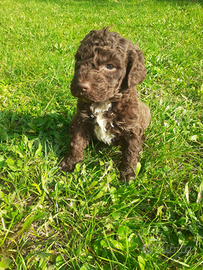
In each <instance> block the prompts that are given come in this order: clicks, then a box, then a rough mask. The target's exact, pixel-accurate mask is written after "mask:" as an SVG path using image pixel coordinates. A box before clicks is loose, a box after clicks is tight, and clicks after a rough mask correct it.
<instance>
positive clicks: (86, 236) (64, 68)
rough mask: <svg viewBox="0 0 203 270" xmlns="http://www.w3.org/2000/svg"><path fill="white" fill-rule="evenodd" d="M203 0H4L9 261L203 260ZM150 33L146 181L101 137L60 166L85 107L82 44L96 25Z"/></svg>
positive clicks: (0, 65) (90, 265) (1, 205)
mask: <svg viewBox="0 0 203 270" xmlns="http://www.w3.org/2000/svg"><path fill="white" fill-rule="evenodd" d="M202 11H203V6H202V2H201V1H198V0H196V1H195V0H194V1H192V0H191V1H189V0H188V1H178V0H177V1H175V0H174V1H172V0H171V1H170V0H168V1H167V0H166V1H160V0H147V1H145V0H143V1H141V0H140V1H138V0H129V1H124V0H123V1H121V0H106V1H93V0H92V1H85V0H83V1H73V0H55V1H54V0H52V1H51V0H50V1H48V0H47V1H40V0H36V1H34V0H33V1H28V0H10V1H9V0H2V1H1V2H0V269H17V270H21V269H32V270H35V269H40V270H42V269H57V270H58V269H61V270H62V269H63V270H64V269H71V270H72V269H81V270H92V269H98V270H99V269H102V270H108V269H112V270H113V269H114V270H119V269H126V270H127V269H128V270H132V269H141V270H144V269H157V270H158V269H161V270H163V269H166V270H167V269H202V267H203V266H202V265H203V240H202V239H203V225H202V224H203V210H202V193H203V121H202V118H203V105H202V104H203V85H202V77H203V74H202V69H203V67H202V64H203V53H202V44H203V36H202V24H203V16H202ZM107 25H113V26H112V28H111V29H112V30H113V31H117V32H119V33H120V34H121V35H122V36H124V37H126V38H128V39H130V40H132V41H133V42H134V43H139V46H140V47H141V48H142V50H143V52H144V55H145V62H146V66H147V70H148V75H147V78H146V80H145V81H144V82H143V83H142V84H141V85H140V86H139V87H138V90H139V93H140V95H141V98H142V100H143V101H144V102H145V103H146V104H147V105H148V106H149V107H150V109H151V113H152V122H151V124H150V127H149V128H148V129H147V130H146V133H145V135H146V138H147V139H146V141H145V144H144V145H143V152H142V155H141V159H140V163H141V169H140V172H139V174H138V175H137V176H136V177H135V180H134V181H131V182H129V183H123V182H120V181H119V163H120V150H119V149H118V148H115V147H104V148H99V146H97V145H93V144H92V145H91V146H90V147H89V148H88V149H86V151H85V154H84V156H85V158H84V162H83V163H81V164H78V165H77V166H76V169H75V171H74V173H68V174H67V175H66V174H64V173H62V172H60V171H59V170H58V163H59V162H60V160H61V159H62V157H63V155H64V153H65V151H66V150H67V146H68V141H69V134H68V126H69V123H70V121H71V119H72V116H73V115H74V113H75V110H76V100H75V98H73V97H72V96H71V94H70V91H69V85H70V81H71V78H72V76H73V70H74V54H75V52H76V50H77V47H78V45H79V42H80V40H82V39H83V38H84V36H85V34H87V33H88V32H89V31H90V30H91V29H100V28H102V27H105V26H107Z"/></svg>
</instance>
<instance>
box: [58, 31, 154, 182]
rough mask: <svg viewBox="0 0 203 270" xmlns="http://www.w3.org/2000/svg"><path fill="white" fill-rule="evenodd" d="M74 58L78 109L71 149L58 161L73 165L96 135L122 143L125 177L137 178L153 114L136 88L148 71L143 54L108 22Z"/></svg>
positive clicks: (68, 168) (89, 36)
mask: <svg viewBox="0 0 203 270" xmlns="http://www.w3.org/2000/svg"><path fill="white" fill-rule="evenodd" d="M75 60H76V63H75V74H74V77H73V80H72V82H71V93H72V95H73V96H74V97H77V98H78V102H77V113H76V115H75V116H74V118H73V120H72V122H71V124H70V147H69V151H68V154H67V155H66V157H65V158H64V159H63V160H62V162H61V163H60V165H59V167H60V169H61V170H63V171H65V172H67V171H71V170H73V169H74V167H75V165H76V164H77V163H78V162H80V161H82V160H83V150H84V149H85V148H86V147H87V145H88V144H89V141H90V137H91V136H94V137H96V138H97V139H98V140H100V141H103V142H104V143H106V144H118V145H120V146H121V150H122V166H121V178H126V179H127V180H129V179H133V178H134V177H135V173H134V171H135V169H136V165H137V162H138V159H139V153H140V151H141V144H142V142H143V140H144V135H143V131H144V130H145V129H146V128H147V127H148V125H149V123H150V120H151V116H150V110H149V108H148V107H147V106H146V105H144V104H143V103H142V102H141V101H140V100H139V98H138V93H137V90H136V85H137V84H139V83H141V82H142V81H143V80H144V79H145V77H146V68H145V64H144V57H143V54H142V52H141V50H140V49H139V47H138V46H137V45H134V44H132V42H131V41H130V40H128V39H125V38H122V37H121V36H120V35H119V34H118V33H116V32H113V33H112V32H109V31H108V28H105V29H101V30H92V31H91V32H90V33H89V34H87V35H86V37H85V38H84V40H83V41H82V42H81V45H80V46H79V48H78V50H77V53H76V55H75Z"/></svg>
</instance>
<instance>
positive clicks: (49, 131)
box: [0, 111, 71, 157]
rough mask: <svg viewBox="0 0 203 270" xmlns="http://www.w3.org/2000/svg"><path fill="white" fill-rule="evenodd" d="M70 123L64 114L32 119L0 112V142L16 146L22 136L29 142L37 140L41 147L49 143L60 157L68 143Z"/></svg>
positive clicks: (50, 114)
mask: <svg viewBox="0 0 203 270" xmlns="http://www.w3.org/2000/svg"><path fill="white" fill-rule="evenodd" d="M67 114H68V113H67ZM70 122H71V118H67V117H65V113H64V114H63V115H61V114H57V113H48V114H46V115H44V116H39V117H33V116H32V115H31V114H27V115H23V114H17V113H16V112H11V111H4V112H2V111H0V141H2V142H3V143H4V142H6V143H7V144H8V145H10V144H12V143H14V144H16V143H17V141H18V140H19V139H21V137H22V136H23V135H24V136H26V137H27V138H28V139H29V140H34V139H39V141H40V143H41V145H42V146H43V145H44V144H45V142H49V143H50V144H51V145H52V148H53V149H54V150H55V152H56V154H57V155H58V156H61V157H62V155H63V152H64V151H65V149H67V145H68V142H69V124H70ZM62 142H63V143H62ZM4 146H5V143H4Z"/></svg>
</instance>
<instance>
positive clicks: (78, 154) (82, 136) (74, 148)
mask: <svg viewBox="0 0 203 270" xmlns="http://www.w3.org/2000/svg"><path fill="white" fill-rule="evenodd" d="M69 130H70V146H69V150H68V153H67V155H66V156H65V157H64V158H63V160H62V161H61V163H60V164H59V168H60V169H61V170H62V171H64V172H69V171H72V170H73V169H74V168H75V165H76V164H77V163H78V162H81V161H82V160H83V151H84V149H85V148H86V147H87V145H88V144H89V140H90V132H89V130H88V126H87V125H86V124H85V123H81V122H80V121H79V119H78V117H77V116H75V117H74V118H73V120H72V122H71V123H70V128H69Z"/></svg>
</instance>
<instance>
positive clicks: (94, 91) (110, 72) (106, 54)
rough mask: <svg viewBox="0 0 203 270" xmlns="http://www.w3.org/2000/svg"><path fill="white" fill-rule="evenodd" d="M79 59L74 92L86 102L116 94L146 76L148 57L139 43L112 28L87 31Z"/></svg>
mask: <svg viewBox="0 0 203 270" xmlns="http://www.w3.org/2000/svg"><path fill="white" fill-rule="evenodd" d="M75 60H76V63H75V74H74V77H73V80H72V82H71V93H72V95H73V96H75V97H78V98H80V99H82V100H84V101H86V102H101V101H105V100H108V99H110V98H113V97H114V96H115V94H117V93H118V92H120V91H124V90H125V89H127V88H132V87H134V86H135V85H137V84H139V83H141V82H142V81H143V80H144V79H145V77H146V68H145V64H144V57H143V54H142V52H141V50H140V49H139V48H138V46H137V45H134V44H132V42H131V41H130V40H128V39H125V38H122V37H121V36H120V35H119V34H118V33H116V32H109V31H108V28H104V29H101V30H93V31H91V32H90V33H89V34H87V35H86V36H85V38H84V40H82V42H81V44H80V46H79V48H78V50H77V52H76V55H75Z"/></svg>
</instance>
